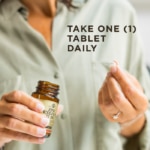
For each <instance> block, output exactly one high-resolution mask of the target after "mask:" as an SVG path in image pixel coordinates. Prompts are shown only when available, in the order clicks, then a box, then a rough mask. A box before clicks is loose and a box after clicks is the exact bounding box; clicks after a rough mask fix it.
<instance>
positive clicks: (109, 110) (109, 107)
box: [100, 82, 118, 122]
mask: <svg viewBox="0 0 150 150" xmlns="http://www.w3.org/2000/svg"><path fill="white" fill-rule="evenodd" d="M102 100H103V102H102V104H101V105H100V108H101V110H102V113H103V114H104V116H105V117H106V118H107V119H108V120H109V121H113V122H114V121H115V120H113V117H112V116H113V114H115V113H116V112H118V109H117V108H116V107H115V105H114V103H113V101H112V100H111V98H110V96H109V93H108V87H107V83H106V82H105V84H104V86H103V88H102Z"/></svg>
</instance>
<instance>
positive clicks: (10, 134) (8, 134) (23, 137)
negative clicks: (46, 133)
mask: <svg viewBox="0 0 150 150" xmlns="http://www.w3.org/2000/svg"><path fill="white" fill-rule="evenodd" d="M0 135H1V136H2V137H5V138H8V139H12V140H16V141H24V142H30V143H34V144H43V143H44V142H45V138H39V137H34V136H31V135H27V134H24V133H20V132H16V131H12V130H9V129H0Z"/></svg>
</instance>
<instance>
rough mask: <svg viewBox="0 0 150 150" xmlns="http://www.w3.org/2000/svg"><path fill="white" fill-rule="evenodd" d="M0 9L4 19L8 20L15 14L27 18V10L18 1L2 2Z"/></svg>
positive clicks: (8, 0) (7, 0)
mask: <svg viewBox="0 0 150 150" xmlns="http://www.w3.org/2000/svg"><path fill="white" fill-rule="evenodd" d="M0 7H1V10H2V13H3V15H4V16H5V18H7V19H9V18H11V17H12V16H13V15H15V14H16V13H20V14H22V15H23V16H24V17H26V16H27V8H26V7H25V6H24V5H23V4H22V3H21V2H20V0H2V1H1V2H0Z"/></svg>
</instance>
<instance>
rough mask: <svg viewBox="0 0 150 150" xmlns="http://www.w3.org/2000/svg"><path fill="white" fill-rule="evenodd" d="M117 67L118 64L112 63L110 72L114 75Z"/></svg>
mask: <svg viewBox="0 0 150 150" xmlns="http://www.w3.org/2000/svg"><path fill="white" fill-rule="evenodd" d="M117 65H118V63H117V62H116V61H114V62H113V64H112V65H111V66H110V72H112V73H115V72H116V71H117Z"/></svg>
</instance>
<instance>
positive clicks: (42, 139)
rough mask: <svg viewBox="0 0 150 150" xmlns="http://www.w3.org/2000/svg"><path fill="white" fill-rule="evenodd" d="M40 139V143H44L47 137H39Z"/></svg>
mask: <svg viewBox="0 0 150 150" xmlns="http://www.w3.org/2000/svg"><path fill="white" fill-rule="evenodd" d="M38 141H39V143H40V144H43V143H45V141H46V139H45V138H39V140H38Z"/></svg>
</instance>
